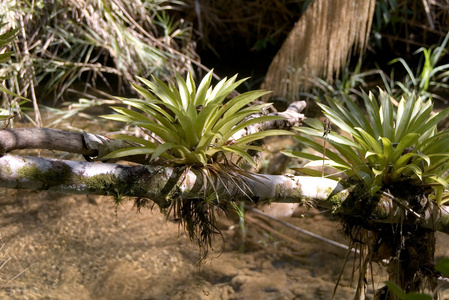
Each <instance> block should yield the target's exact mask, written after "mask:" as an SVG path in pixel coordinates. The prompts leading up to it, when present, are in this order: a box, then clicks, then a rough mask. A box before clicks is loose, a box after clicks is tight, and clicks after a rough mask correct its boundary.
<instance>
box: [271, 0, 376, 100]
mask: <svg viewBox="0 0 449 300" xmlns="http://www.w3.org/2000/svg"><path fill="white" fill-rule="evenodd" d="M375 2H376V1H375V0H367V1H358V0H315V1H314V2H313V3H312V4H311V5H310V6H309V7H308V9H307V10H306V12H305V13H304V15H303V16H302V17H301V18H300V19H299V21H298V23H297V24H296V25H295V27H294V28H293V29H292V31H291V32H290V33H289V35H288V37H287V39H286V40H285V42H284V44H283V45H282V47H281V49H280V50H279V51H278V53H277V54H276V56H275V58H274V59H273V61H272V63H271V65H270V67H269V69H268V72H267V75H266V77H265V80H264V82H263V84H262V88H263V89H266V90H271V91H273V92H274V93H273V95H275V96H281V97H287V98H292V100H293V99H294V96H295V95H296V94H297V93H298V88H299V86H301V85H304V84H305V82H306V81H305V80H304V78H308V77H315V76H324V77H325V78H326V80H327V81H332V78H333V76H334V75H335V76H338V74H339V70H340V68H341V67H342V66H343V65H344V64H346V63H347V61H348V59H349V57H350V56H351V54H352V51H353V49H355V50H356V52H358V53H363V52H364V50H365V48H366V44H367V39H368V35H369V32H370V28H371V22H372V16H373V13H374V6H375Z"/></svg>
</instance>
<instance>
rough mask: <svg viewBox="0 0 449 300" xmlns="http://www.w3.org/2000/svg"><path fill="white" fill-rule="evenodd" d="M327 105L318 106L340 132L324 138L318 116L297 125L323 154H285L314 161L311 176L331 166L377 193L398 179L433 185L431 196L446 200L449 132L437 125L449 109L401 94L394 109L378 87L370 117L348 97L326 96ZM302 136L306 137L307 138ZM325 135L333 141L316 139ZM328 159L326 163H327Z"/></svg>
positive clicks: (370, 98)
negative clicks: (437, 109)
mask: <svg viewBox="0 0 449 300" xmlns="http://www.w3.org/2000/svg"><path fill="white" fill-rule="evenodd" d="M327 100H328V103H329V106H327V105H324V104H318V105H319V106H320V107H321V108H322V110H323V112H324V114H325V116H326V117H327V118H328V119H329V120H330V121H331V123H332V124H333V125H335V126H337V127H338V128H339V129H340V130H341V131H342V133H341V134H338V133H336V132H330V133H329V134H328V135H327V136H326V137H324V136H323V128H324V124H323V123H322V122H320V121H318V120H315V119H308V120H306V121H305V123H306V124H307V125H309V126H310V127H299V128H296V130H297V131H298V132H299V133H300V135H298V136H297V138H298V140H299V141H300V142H302V143H303V144H305V145H306V146H309V147H311V148H312V149H314V150H316V151H318V152H319V153H325V158H323V156H321V155H315V154H309V153H304V152H298V151H289V152H284V153H285V154H286V155H289V156H293V157H299V158H303V159H306V160H310V161H311V162H309V163H308V164H307V165H306V166H305V168H301V169H299V171H302V172H304V173H307V174H312V175H317V174H316V173H317V171H316V170H309V169H308V167H317V166H321V165H322V164H323V163H324V164H325V165H326V166H330V167H333V168H334V169H337V170H338V171H339V172H341V173H345V174H346V175H348V176H349V177H353V178H356V179H357V180H360V181H361V182H363V183H364V185H365V186H366V188H367V189H368V190H369V191H370V192H371V193H375V192H377V191H378V190H379V189H381V188H382V187H383V186H384V185H388V184H391V183H394V182H398V181H408V182H414V183H415V184H419V185H421V184H423V185H429V186H432V188H433V194H432V195H430V197H431V198H433V199H435V200H436V202H437V203H438V204H442V203H444V202H445V201H447V194H446V193H444V191H445V190H446V189H447V188H448V187H449V184H448V176H447V174H446V170H447V169H448V167H449V132H448V131H441V132H438V130H437V124H438V123H439V122H440V121H441V120H442V119H443V118H444V117H446V116H447V115H449V108H446V109H445V110H443V111H441V112H439V113H433V104H432V102H431V101H430V100H429V101H423V100H422V99H421V98H417V97H415V96H414V95H412V96H411V97H409V98H402V99H401V100H400V101H399V106H398V107H397V108H396V107H395V106H394V105H393V102H392V100H391V98H390V96H389V95H388V94H387V93H385V92H384V91H380V96H379V97H378V99H376V97H375V96H374V95H373V94H372V93H370V94H369V95H366V94H365V95H364V97H363V100H364V104H365V108H366V110H367V116H365V113H364V112H363V111H362V110H361V109H360V108H359V107H358V106H357V105H356V103H355V102H354V101H353V100H351V99H350V98H349V97H347V98H345V99H344V101H343V103H339V102H337V101H336V100H334V99H331V98H328V99H327ZM304 135H308V136H309V137H306V136H304ZM324 138H326V139H327V140H328V142H329V144H330V145H331V147H329V148H330V149H326V150H325V149H324V145H322V144H320V143H318V142H316V141H315V139H324ZM323 160H324V162H323Z"/></svg>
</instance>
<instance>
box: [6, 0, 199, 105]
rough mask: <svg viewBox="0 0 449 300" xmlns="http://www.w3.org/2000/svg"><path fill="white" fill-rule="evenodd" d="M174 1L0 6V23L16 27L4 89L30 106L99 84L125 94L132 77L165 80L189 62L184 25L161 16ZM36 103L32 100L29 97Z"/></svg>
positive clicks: (190, 46) (67, 0)
mask: <svg viewBox="0 0 449 300" xmlns="http://www.w3.org/2000/svg"><path fill="white" fill-rule="evenodd" d="M182 5H183V2H181V1H177V0H169V1H161V0H152V1H142V0H138V1H130V0H108V1H106V0H100V1H93V0H76V1H75V0H49V1H32V2H29V1H20V0H19V1H15V2H14V3H13V2H12V1H2V3H0V12H1V15H0V18H1V21H0V22H5V23H8V27H9V28H19V27H21V29H20V30H19V32H18V40H17V41H16V42H15V43H14V44H13V45H12V49H13V50H14V52H15V53H16V54H15V55H14V56H13V63H12V64H11V65H10V66H9V67H10V70H11V71H12V73H13V76H12V77H11V78H10V79H9V80H8V81H7V82H6V84H7V85H8V86H9V87H10V88H11V89H13V90H14V91H16V93H17V94H19V95H22V96H27V97H30V98H32V99H33V100H34V101H35V102H38V101H40V99H43V98H45V97H48V96H52V98H53V99H54V101H57V100H59V99H61V98H64V97H65V98H68V97H67V95H68V92H73V84H74V83H75V82H82V83H83V84H82V85H81V87H80V86H78V87H77V90H81V91H84V92H89V88H91V87H95V86H96V84H97V83H99V82H102V84H104V86H105V87H106V88H107V89H109V90H112V91H114V90H116V92H130V91H132V89H129V87H130V86H131V84H138V81H136V79H135V78H136V77H135V76H136V75H138V76H142V77H147V76H149V74H153V75H155V76H157V77H158V78H162V79H171V78H174V74H175V73H185V72H186V71H189V70H191V69H192V65H193V63H198V62H197V61H196V59H197V55H196V53H195V47H194V43H193V42H192V40H191V33H192V28H191V27H190V26H189V25H187V24H185V23H183V22H182V21H178V20H174V19H172V18H171V17H169V16H168V14H167V13H166V12H167V11H168V10H172V9H175V8H176V7H179V6H182ZM37 98H39V100H38V99H37Z"/></svg>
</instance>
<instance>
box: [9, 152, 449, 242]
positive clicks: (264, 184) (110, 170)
mask: <svg viewBox="0 0 449 300" xmlns="http://www.w3.org/2000/svg"><path fill="white" fill-rule="evenodd" d="M241 179H242V180H243V181H244V184H245V185H246V186H247V189H246V190H245V192H246V194H245V193H243V192H242V189H241V187H240V188H239V187H237V186H235V185H232V184H229V182H226V181H224V180H223V178H222V179H221V180H215V181H214V183H213V187H212V186H211V185H210V184H209V185H205V184H204V182H203V176H202V175H201V173H200V171H198V170H194V169H191V170H189V171H185V169H184V168H169V167H161V166H149V165H138V166H125V165H118V164H110V163H102V164H100V163H92V162H77V161H67V160H56V159H45V158H39V157H22V156H15V155H9V154H7V155H4V156H3V157H0V186H1V187H6V188H14V189H33V190H49V191H59V192H65V193H73V194H91V195H109V196H115V197H121V196H129V197H140V198H148V199H150V200H152V201H153V202H155V203H156V204H157V205H158V206H159V207H160V208H167V207H168V206H169V205H170V204H171V201H172V200H173V199H175V198H181V199H192V198H203V197H204V196H205V195H212V194H214V193H217V194H218V195H219V196H220V197H223V198H221V199H225V198H230V199H233V200H234V201H248V202H254V203H270V202H286V203H296V202H303V201H311V200H314V201H316V204H317V205H319V206H322V207H327V208H328V209H332V210H333V211H334V212H335V213H337V214H343V215H344V214H347V215H351V216H353V215H354V211H353V210H351V209H350V207H353V206H352V205H344V204H345V201H348V200H349V199H351V197H352V196H354V195H353V194H352V190H351V188H349V189H345V188H344V187H343V186H342V185H341V184H340V183H339V182H337V181H334V180H331V179H327V178H315V177H308V176H288V175H261V174H252V175H251V176H242V177H241ZM224 184H226V185H227V186H224ZM228 184H229V185H228ZM355 196H356V195H355ZM406 213H407V212H406V211H404V209H403V208H402V207H401V206H400V205H397V203H396V202H395V201H393V200H392V199H389V198H388V197H387V198H382V199H381V201H379V204H378V205H377V206H376V207H375V211H374V213H373V215H374V216H377V218H375V219H372V220H370V222H372V223H373V224H374V223H376V222H378V223H399V222H401V221H402V220H404V217H403V216H404V214H406ZM417 221H419V222H418V223H416V225H419V226H422V227H424V228H428V229H431V230H437V231H441V232H444V233H447V234H449V211H448V209H447V208H446V207H444V206H442V207H439V206H437V205H434V204H431V206H430V207H429V209H428V210H427V213H426V214H425V215H423V216H422V219H421V220H417Z"/></svg>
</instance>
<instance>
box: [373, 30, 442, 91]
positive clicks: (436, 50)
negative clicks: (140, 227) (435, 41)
mask: <svg viewBox="0 0 449 300" xmlns="http://www.w3.org/2000/svg"><path fill="white" fill-rule="evenodd" d="M448 42H449V33H448V34H447V35H446V37H445V39H444V40H443V42H442V43H441V45H439V46H436V45H434V46H431V47H429V48H425V47H421V48H419V49H418V50H417V51H416V52H415V53H414V54H418V53H422V54H423V56H422V57H421V60H420V64H419V66H418V68H417V70H416V72H415V73H414V72H413V71H412V68H411V67H410V66H409V65H408V64H407V62H406V61H405V60H404V59H403V58H401V57H399V58H396V59H394V60H392V61H391V62H390V64H395V63H400V64H401V65H402V66H403V67H404V70H405V71H406V74H407V75H406V76H405V78H404V79H403V80H401V81H395V80H394V70H393V71H392V72H391V74H390V78H388V77H387V76H386V75H385V74H383V73H381V77H382V80H383V82H384V85H385V87H386V89H387V90H388V92H389V93H390V94H392V95H393V94H394V95H397V96H401V95H403V94H404V95H407V96H408V97H410V96H411V95H412V94H416V95H418V96H419V97H421V98H422V99H428V98H432V97H435V96H436V95H434V94H432V90H433V89H439V88H448V87H449V85H448V84H447V80H448V78H449V64H442V65H439V63H440V62H441V58H442V57H443V56H444V54H446V46H447V43H448Z"/></svg>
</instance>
